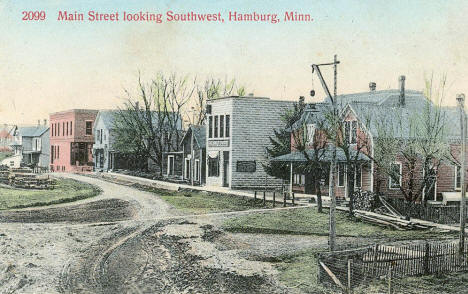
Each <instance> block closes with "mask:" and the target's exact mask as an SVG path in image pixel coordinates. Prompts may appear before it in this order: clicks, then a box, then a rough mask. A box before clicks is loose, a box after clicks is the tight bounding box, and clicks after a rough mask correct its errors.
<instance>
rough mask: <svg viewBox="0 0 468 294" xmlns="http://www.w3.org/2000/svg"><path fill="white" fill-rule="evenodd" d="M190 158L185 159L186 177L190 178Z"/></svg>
mask: <svg viewBox="0 0 468 294" xmlns="http://www.w3.org/2000/svg"><path fill="white" fill-rule="evenodd" d="M190 176H191V175H190V159H188V158H186V159H185V179H187V180H188V179H190Z"/></svg>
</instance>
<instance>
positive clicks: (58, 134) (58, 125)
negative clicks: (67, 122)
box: [57, 123, 60, 136]
mask: <svg viewBox="0 0 468 294" xmlns="http://www.w3.org/2000/svg"><path fill="white" fill-rule="evenodd" d="M57 136H60V123H57Z"/></svg>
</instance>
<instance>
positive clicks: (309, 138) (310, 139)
mask: <svg viewBox="0 0 468 294" xmlns="http://www.w3.org/2000/svg"><path fill="white" fill-rule="evenodd" d="M314 136H315V125H313V124H308V125H307V126H306V142H307V144H313V143H314Z"/></svg>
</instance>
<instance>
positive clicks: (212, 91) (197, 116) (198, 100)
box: [186, 78, 245, 125]
mask: <svg viewBox="0 0 468 294" xmlns="http://www.w3.org/2000/svg"><path fill="white" fill-rule="evenodd" d="M195 92H196V95H194V97H192V99H193V102H192V103H191V104H193V106H192V110H191V111H192V113H191V115H190V113H189V112H187V113H186V118H187V120H188V121H189V122H190V124H193V125H202V124H203V123H204V122H205V119H206V113H205V110H206V102H207V101H208V100H211V99H216V98H219V97H224V96H230V95H233V94H234V93H236V95H237V96H244V95H245V87H244V86H242V85H238V83H237V82H236V79H231V80H228V79H224V81H223V80H221V79H216V78H208V79H206V80H205V81H204V82H203V83H202V84H197V85H196V91H195Z"/></svg>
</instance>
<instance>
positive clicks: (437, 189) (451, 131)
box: [275, 76, 468, 202]
mask: <svg viewBox="0 0 468 294" xmlns="http://www.w3.org/2000/svg"><path fill="white" fill-rule="evenodd" d="M404 81H405V78H404V76H402V77H400V79H399V82H400V88H399V89H391V90H382V91H376V90H375V83H370V91H369V92H363V93H356V94H347V95H340V96H338V97H337V103H338V104H339V105H340V106H339V109H340V113H339V115H340V117H341V120H342V122H343V123H342V125H343V130H342V133H341V136H342V140H346V141H347V143H348V144H347V145H346V146H348V147H349V148H350V153H353V152H354V153H353V154H355V155H356V154H357V155H358V158H357V159H358V160H357V161H359V162H360V163H359V164H358V165H357V168H356V170H355V171H354V172H353V173H351V174H353V177H354V179H353V181H354V182H353V183H354V185H353V186H354V188H355V189H361V190H366V191H372V192H378V193H379V194H381V195H384V196H388V197H399V198H402V197H403V195H402V193H401V190H400V186H401V185H403V186H402V187H403V188H405V185H407V183H405V182H404V181H403V178H405V176H407V175H408V174H409V173H410V171H409V170H407V168H406V167H405V164H403V162H404V159H403V157H402V156H401V154H400V155H396V156H395V159H394V163H393V166H392V168H395V169H398V174H400V175H401V176H400V178H399V179H398V178H394V177H390V176H389V175H388V173H383V172H381V171H379V168H378V165H377V163H376V162H375V160H372V159H373V158H375V157H374V155H375V154H374V151H375V145H374V144H375V143H374V142H376V140H378V139H379V137H380V138H382V136H385V135H386V134H385V133H383V132H382V131H381V130H379V129H381V128H382V126H386V127H389V126H392V127H390V129H391V136H392V138H394V139H397V140H401V142H404V141H405V140H418V138H412V137H411V130H410V129H411V125H412V124H413V121H412V120H414V119H416V115H415V114H419V113H420V112H421V111H423V109H424V107H434V106H433V104H432V103H431V102H430V101H429V100H428V99H427V98H426V97H425V96H424V94H423V93H422V92H420V91H414V90H405V85H404ZM330 107H331V102H330V101H329V100H328V99H326V100H325V102H324V103H319V104H314V105H308V106H307V108H306V109H305V111H304V113H303V115H302V117H301V119H300V120H299V121H298V122H297V123H296V124H295V128H293V129H292V130H291V131H292V132H291V146H292V149H291V153H290V154H286V155H283V156H279V157H277V158H276V159H275V160H278V161H284V162H289V163H290V165H291V166H293V167H294V165H296V166H300V165H301V164H304V163H306V162H307V159H306V156H305V155H304V151H297V150H295V147H294V145H295V142H294V140H296V138H297V135H295V132H296V133H297V132H305V133H306V134H307V136H304V137H307V138H306V140H308V141H309V142H307V143H308V145H307V146H313V144H312V143H313V142H315V141H317V140H318V141H321V142H322V141H325V142H324V143H325V144H322V145H324V146H326V147H325V148H323V149H322V151H323V152H322V153H321V154H320V156H321V161H323V162H324V163H325V166H326V164H327V163H328V164H329V162H330V161H331V158H332V157H331V155H332V151H333V148H332V147H333V145H331V144H330V143H329V142H327V139H326V138H325V139H324V137H323V136H320V130H319V129H317V125H318V124H319V123H320V122H323V121H324V120H323V114H324V113H325V112H327V111H329V109H330ZM440 111H441V117H442V118H443V119H444V120H445V125H446V128H445V132H446V134H445V135H446V136H445V140H446V142H445V143H448V144H449V145H450V149H451V151H452V152H451V154H452V156H453V159H454V160H451V159H450V158H447V159H446V160H442V162H441V164H440V166H439V167H438V169H437V174H436V176H435V184H434V185H431V187H429V188H426V187H425V186H424V189H423V193H422V198H423V199H425V200H428V201H432V202H441V201H442V199H443V198H444V196H445V195H448V194H453V193H457V191H460V167H459V165H458V164H457V163H456V162H457V160H458V158H459V155H460V141H459V139H457V138H459V130H460V122H459V115H458V113H457V110H456V109H455V108H450V107H442V108H441V109H440ZM390 122H397V124H398V125H397V126H396V125H395V124H391V123H390ZM413 125H414V124H413ZM311 130H314V131H311ZM319 145H320V144H319ZM335 150H336V160H337V164H338V165H337V168H336V170H335V174H334V177H335V185H334V186H333V187H332V186H331V181H330V177H331V174H330V173H329V172H328V173H326V172H325V173H324V176H323V177H324V178H323V179H322V181H321V190H320V191H321V193H322V195H328V194H329V191H330V189H334V191H335V195H336V196H337V197H338V198H345V196H348V195H349V193H350V192H351V191H347V189H348V185H347V182H348V179H347V176H348V173H347V171H346V168H347V166H346V157H345V154H344V151H343V150H342V149H341V148H338V147H337V148H336V149H335ZM305 152H306V153H307V154H308V155H309V156H308V158H312V157H313V155H314V154H315V152H316V150H314V149H313V148H311V147H309V148H306V151H305ZM414 172H415V173H416V174H417V175H418V176H415V177H413V178H414V179H415V180H417V181H422V178H423V175H424V170H423V169H422V165H421V162H418V163H417V165H416V170H415V171H414ZM291 178H292V190H293V191H295V192H300V193H306V194H312V193H313V192H314V191H315V189H314V188H313V183H311V182H310V181H311V177H310V174H307V173H304V172H302V171H299V172H298V171H296V170H295V169H292V175H291ZM467 180H468V176H467ZM421 183H423V182H421ZM420 200H421V199H420Z"/></svg>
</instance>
